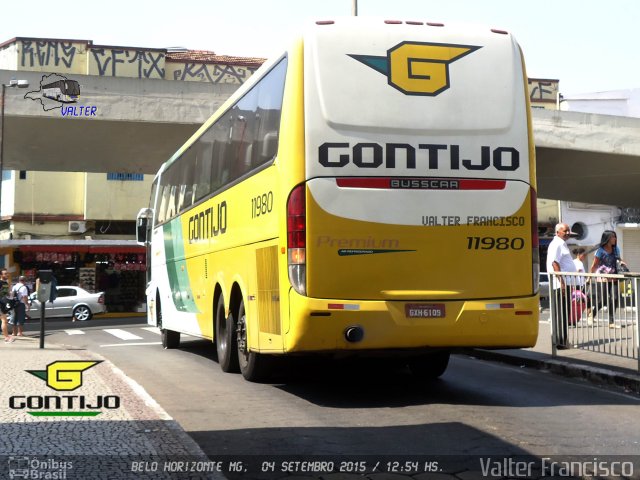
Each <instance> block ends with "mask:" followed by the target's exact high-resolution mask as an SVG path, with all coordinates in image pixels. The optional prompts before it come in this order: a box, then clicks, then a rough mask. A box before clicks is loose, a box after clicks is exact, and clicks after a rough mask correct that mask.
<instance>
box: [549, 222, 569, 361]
mask: <svg viewBox="0 0 640 480" xmlns="http://www.w3.org/2000/svg"><path fill="white" fill-rule="evenodd" d="M555 231H556V234H555V236H554V237H553V240H551V243H550V244H549V249H548V250H547V272H549V273H559V272H566V273H576V264H575V263H573V257H572V256H571V251H570V250H569V247H568V246H567V240H568V239H569V237H570V236H571V235H572V234H573V235H575V234H574V233H573V232H572V231H571V228H569V225H567V224H566V223H559V224H557V225H556V229H555ZM551 277H552V280H553V296H552V299H551V300H552V308H551V321H552V322H553V330H554V332H555V342H556V348H558V349H565V348H569V345H568V344H567V333H568V329H569V323H568V322H569V315H570V309H571V300H572V299H571V289H572V286H573V283H574V280H575V278H573V277H572V276H570V275H569V276H567V275H551Z"/></svg>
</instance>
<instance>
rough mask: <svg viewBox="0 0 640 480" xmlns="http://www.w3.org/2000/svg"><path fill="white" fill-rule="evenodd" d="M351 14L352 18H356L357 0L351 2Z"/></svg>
mask: <svg viewBox="0 0 640 480" xmlns="http://www.w3.org/2000/svg"><path fill="white" fill-rule="evenodd" d="M351 14H352V15H353V16H354V17H357V16H358V0H351Z"/></svg>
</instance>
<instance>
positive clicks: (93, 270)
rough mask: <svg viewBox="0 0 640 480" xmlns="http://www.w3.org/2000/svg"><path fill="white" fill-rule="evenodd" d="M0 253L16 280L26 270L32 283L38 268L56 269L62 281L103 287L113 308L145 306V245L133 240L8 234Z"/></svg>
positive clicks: (90, 287)
mask: <svg viewBox="0 0 640 480" xmlns="http://www.w3.org/2000/svg"><path fill="white" fill-rule="evenodd" d="M0 255H3V256H4V266H6V267H7V268H8V269H9V272H10V274H11V278H12V281H14V282H15V281H16V280H17V278H18V276H19V275H24V276H26V277H27V282H28V283H29V284H31V285H30V286H31V287H32V288H33V286H34V285H35V279H36V278H37V276H38V272H39V271H40V270H52V271H53V273H54V275H55V276H56V279H57V281H58V285H76V286H79V287H81V288H84V289H85V290H87V291H89V292H92V293H93V292H104V293H105V304H106V306H107V310H108V311H109V312H137V311H141V310H143V309H144V307H145V293H144V291H145V286H146V251H145V248H144V247H142V246H140V245H138V244H136V242H135V241H133V240H59V241H51V240H8V241H4V242H2V243H1V245H0Z"/></svg>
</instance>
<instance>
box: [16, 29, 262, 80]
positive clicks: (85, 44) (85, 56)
mask: <svg viewBox="0 0 640 480" xmlns="http://www.w3.org/2000/svg"><path fill="white" fill-rule="evenodd" d="M18 55H19V65H20V67H19V68H21V69H23V70H33V71H48V72H55V73H61V74H68V73H71V74H79V75H97V76H100V77H129V78H144V79H167V80H181V81H195V82H207V83H213V84H235V85H241V84H243V83H244V82H246V81H247V79H248V78H249V77H250V76H251V75H253V73H254V72H255V71H256V70H257V69H258V66H247V65H229V64H219V63H218V64H216V63H202V62H183V61H179V60H178V61H175V60H174V61H169V62H166V59H167V54H166V52H165V51H164V50H161V49H140V48H133V47H131V48H130V47H112V46H98V45H93V44H92V43H91V41H89V40H86V41H85V40H82V41H80V40H78V41H64V40H55V39H51V40H46V39H35V38H34V39H22V40H21V41H20V48H19V53H18ZM165 62H166V63H165Z"/></svg>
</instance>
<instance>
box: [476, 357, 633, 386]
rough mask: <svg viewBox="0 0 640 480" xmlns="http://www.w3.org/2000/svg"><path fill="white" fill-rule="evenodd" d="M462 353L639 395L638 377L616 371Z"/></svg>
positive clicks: (563, 362) (550, 360)
mask: <svg viewBox="0 0 640 480" xmlns="http://www.w3.org/2000/svg"><path fill="white" fill-rule="evenodd" d="M464 353H465V354H467V355H469V356H472V357H476V358H480V359H483V360H493V361H498V362H502V363H506V364H509V365H514V366H518V367H528V368H534V369H536V370H546V371H549V372H551V373H554V374H557V375H562V376H564V377H570V378H582V379H585V380H587V381H589V382H591V383H593V384H596V385H606V386H615V387H620V388H623V389H624V390H625V391H627V392H633V393H636V394H640V376H638V375H633V374H630V373H625V372H621V371H618V370H613V369H607V368H602V367H597V366H592V365H587V364H583V363H576V362H575V361H574V362H569V361H566V360H561V359H559V358H552V357H549V358H532V357H524V356H519V355H510V354H508V353H504V352H499V351H492V350H483V349H479V348H478V349H469V350H465V351H464Z"/></svg>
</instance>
